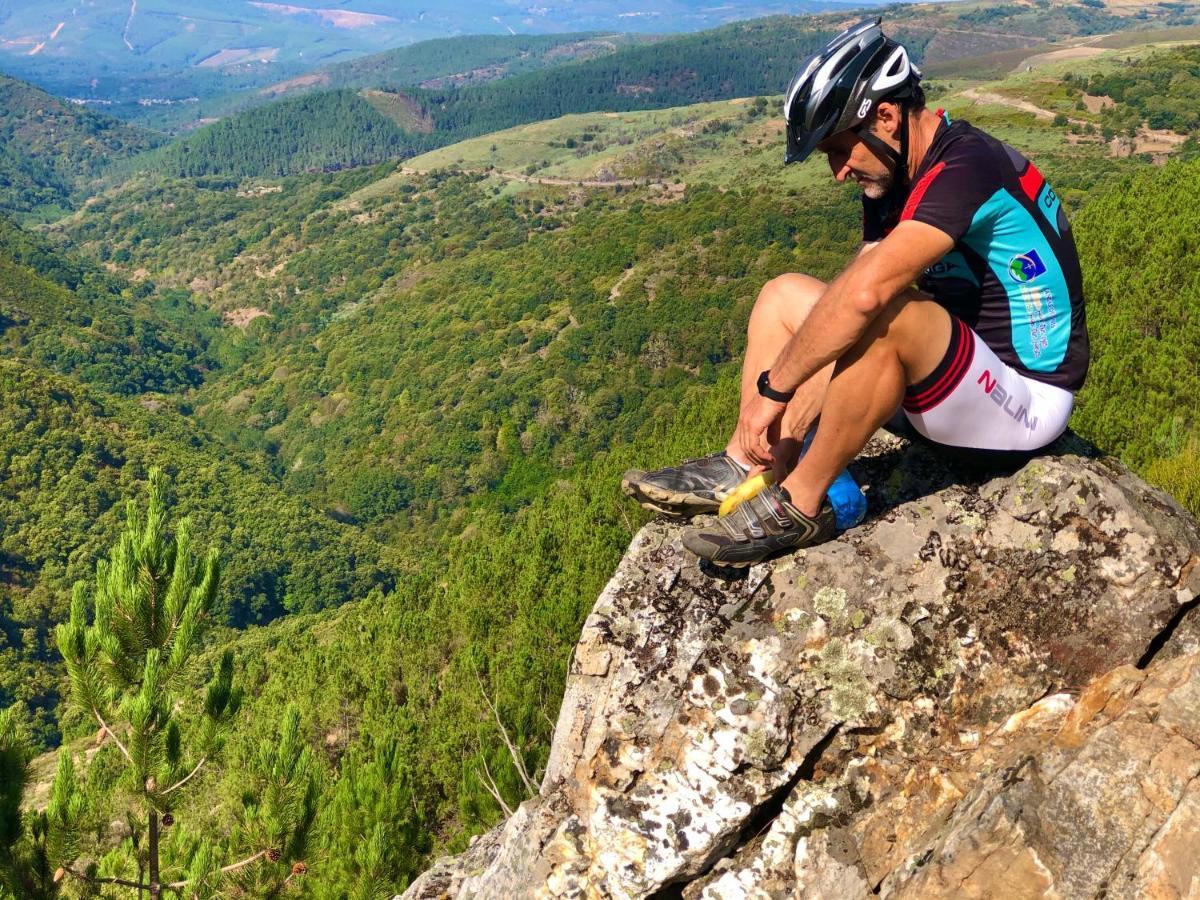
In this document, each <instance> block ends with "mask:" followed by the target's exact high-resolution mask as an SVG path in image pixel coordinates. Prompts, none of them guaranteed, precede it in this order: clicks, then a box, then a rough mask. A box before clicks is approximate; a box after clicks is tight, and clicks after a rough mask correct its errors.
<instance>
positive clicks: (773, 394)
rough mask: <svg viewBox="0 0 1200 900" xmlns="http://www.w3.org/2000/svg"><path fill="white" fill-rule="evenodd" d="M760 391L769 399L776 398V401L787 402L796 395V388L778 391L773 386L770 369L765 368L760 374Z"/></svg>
mask: <svg viewBox="0 0 1200 900" xmlns="http://www.w3.org/2000/svg"><path fill="white" fill-rule="evenodd" d="M758 392H759V394H761V395H762V396H764V397H766V398H767V399H768V400H774V401H775V402H776V403H787V402H788V401H789V400H791V399H792V398H793V397H795V396H796V392H795V391H794V390H791V391H777V390H775V388H773V387H771V370H770V369H765V370H763V372H762V374H761V375H759V376H758Z"/></svg>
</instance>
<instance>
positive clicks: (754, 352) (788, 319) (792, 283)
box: [725, 273, 834, 468]
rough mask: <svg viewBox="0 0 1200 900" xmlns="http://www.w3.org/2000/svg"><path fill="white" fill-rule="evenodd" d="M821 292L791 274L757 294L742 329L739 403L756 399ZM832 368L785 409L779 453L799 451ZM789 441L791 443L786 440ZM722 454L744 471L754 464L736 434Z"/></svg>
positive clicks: (819, 284)
mask: <svg viewBox="0 0 1200 900" xmlns="http://www.w3.org/2000/svg"><path fill="white" fill-rule="evenodd" d="M824 290H825V282H823V281H820V280H818V279H816V278H812V277H810V276H808V275H801V274H797V273H792V274H788V275H780V276H778V277H777V278H772V279H771V280H770V281H768V282H767V283H766V284H765V285H763V287H762V290H761V291H759V294H758V299H757V300H756V301H755V303H754V309H753V311H751V313H750V323H749V325H748V326H747V328H746V356H745V359H744V361H743V363H742V389H741V401H740V402H741V405H742V406H743V407H744V406H745V405H746V403H747V402H748V401H749V400H750V399H751V398H753V397H756V396H758V376H759V373H761V372H762V371H763V370H765V369H769V368H770V367H771V365H772V363H774V362H775V359H776V357H778V356H779V353H780V351H781V350H783V348H784V346H785V345H786V344H787V342H788V341H789V340H791V338H792V335H794V334H795V333H796V332H797V331H798V330H799V329H800V326H801V325H802V324H803V323H804V320H805V319H806V318H807V317H808V314H809V312H810V311H811V310H812V308H813V306H814V305H815V304H816V302H817V300H818V299H820V297H821V293H822V292H823V291H824ZM833 368H834V367H833V366H832V365H831V366H829V367H827V368H826V369H824V370H822V371H821V372H818V373H817V374H816V375H814V376H813V377H812V378H810V379H809V380H808V381H807V382H805V383H804V384H803V385H801V387H800V389H799V390H798V391H796V396H795V397H794V398H792V401H791V403H789V404H788V407H787V409H786V410H785V411H784V415H783V421H782V424H781V426H780V435H779V436H777V437H776V440H779V439H782V440H783V444H777V446H779V447H780V449H781V452H784V453H790V455H791V457H792V458H791V460H788V462H790V461H793V460H794V458H795V457H794V454H796V453H798V451H799V443H800V440H801V439H802V438H803V437H804V435H805V434H806V433H807V432H808V429H809V428H810V427H811V426H812V423H813V422H814V421H815V420H816V418H817V416H818V415H819V414H820V412H821V404H822V403H823V402H824V398H825V389H826V387H827V385H828V384H829V379H830V377H831V376H832V375H833ZM789 439H790V440H789ZM725 452H726V453H727V454H728V455H729V456H730V457H732V458H733V459H735V460H737V461H738V462H739V463H740V464H741V465H743V466H746V467H747V468H753V465H752V462H751V461H750V460H748V459H743V458H742V450H741V443H740V441H738V439H737V435H736V434H734V435H733V436H731V437H730V439H729V443H728V444H727V445H726V447H725Z"/></svg>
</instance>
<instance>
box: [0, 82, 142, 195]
mask: <svg viewBox="0 0 1200 900" xmlns="http://www.w3.org/2000/svg"><path fill="white" fill-rule="evenodd" d="M163 140H164V139H163V138H162V137H161V136H157V135H155V134H153V133H152V132H149V131H145V130H143V129H140V128H137V127H135V126H132V125H128V124H126V123H124V122H120V121H118V120H117V119H113V118H110V117H107V116H102V115H98V114H97V113H93V112H90V111H88V110H86V109H83V108H82V107H79V106H74V105H72V104H69V103H66V102H64V101H62V100H60V99H58V98H57V97H53V96H51V95H50V94H47V93H46V92H45V91H41V90H39V89H37V88H35V87H34V86H33V85H30V84H26V83H25V82H23V81H17V80H16V79H14V78H9V77H7V76H5V75H0V214H4V213H8V214H13V213H18V214H24V213H30V212H32V211H34V210H36V209H39V208H41V209H42V210H44V211H45V212H46V213H52V212H53V211H55V210H65V209H68V208H70V207H71V205H72V204H73V202H74V201H75V200H76V199H77V198H78V196H79V195H80V193H81V192H82V191H83V190H84V189H85V188H86V186H87V185H88V182H90V181H92V180H94V179H95V178H96V177H97V176H98V175H99V174H100V173H101V172H102V171H103V169H104V168H105V166H106V165H107V164H108V163H109V162H111V161H112V160H114V159H123V158H126V157H129V156H133V155H134V154H136V153H140V152H141V151H144V150H147V149H149V148H152V147H154V146H156V145H158V144H161V143H162V142H163Z"/></svg>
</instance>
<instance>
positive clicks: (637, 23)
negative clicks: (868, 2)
mask: <svg viewBox="0 0 1200 900" xmlns="http://www.w3.org/2000/svg"><path fill="white" fill-rule="evenodd" d="M846 5H849V4H846V3H843V2H839V0H753V2H750V3H748V4H737V5H733V4H729V5H718V4H713V3H711V2H701V0H636V2H635V0H615V2H603V3H601V2H595V0H561V2H558V3H555V4H526V3H518V2H515V0H465V2H462V3H456V4H429V3H424V2H420V3H418V2H415V0H413V2H410V0H189V2H183V0H92V2H89V3H87V4H81V3H78V2H77V0H39V2H38V3H36V4H34V3H23V2H22V3H11V2H10V3H0V68H3V69H4V70H5V71H7V72H10V73H12V74H15V75H18V76H19V77H22V78H26V79H29V80H31V81H34V82H35V83H37V84H39V85H40V86H42V87H45V88H47V89H49V90H52V91H54V92H55V93H58V94H61V95H64V96H67V97H72V98H80V99H87V100H89V101H92V102H96V103H111V102H136V101H143V102H154V101H159V102H161V101H167V100H171V101H176V102H180V101H182V102H187V101H189V99H190V98H192V97H204V96H212V95H214V94H221V93H227V92H228V91H230V90H231V89H235V88H241V87H249V86H255V85H265V84H268V83H271V82H274V81H278V80H279V79H281V78H286V77H290V76H292V75H295V74H297V73H299V72H303V71H307V70H310V69H313V68H317V67H319V66H323V65H327V64H329V63H331V62H334V61H337V60H342V59H350V58H353V57H355V56H361V55H364V54H367V53H372V52H376V51H379V50H383V49H386V48H390V47H399V46H404V45H407V44H411V43H414V42H417V41H422V40H427V39H430V38H438V37H450V36H456V35H463V34H518V33H524V34H547V33H560V32H569V31H585V30H606V31H626V32H628V31H640V32H678V31H692V30H697V29H703V28H711V27H713V26H716V25H721V24H724V23H727V22H730V21H734V20H737V19H745V18H751V17H756V16H761V15H767V14H771V13H782V12H793V13H794V12H812V11H816V10H821V9H831V8H838V7H840V6H846Z"/></svg>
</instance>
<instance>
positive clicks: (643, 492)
mask: <svg viewBox="0 0 1200 900" xmlns="http://www.w3.org/2000/svg"><path fill="white" fill-rule="evenodd" d="M621 491H622V492H623V493H624V494H625V495H626V496H627V497H632V498H633V499H634V500H636V501H637V502H638V505H639V506H641V507H642V508H643V509H648V510H650V511H651V512H656V513H658V514H659V515H663V516H670V517H671V518H675V519H684V518H690V517H691V516H697V515H703V514H706V513H715V512H716V511H717V510H718V509H720V507H721V501H720V500H713V499H711V498H709V497H701V496H698V495H697V494H692V493H687V494H681V493H678V492H676V491H669V490H667V489H666V488H660V487H657V486H655V485H653V484H643V483H639V482H636V481H632V480H630V479H628V478H625V479H622V480H621Z"/></svg>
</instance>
